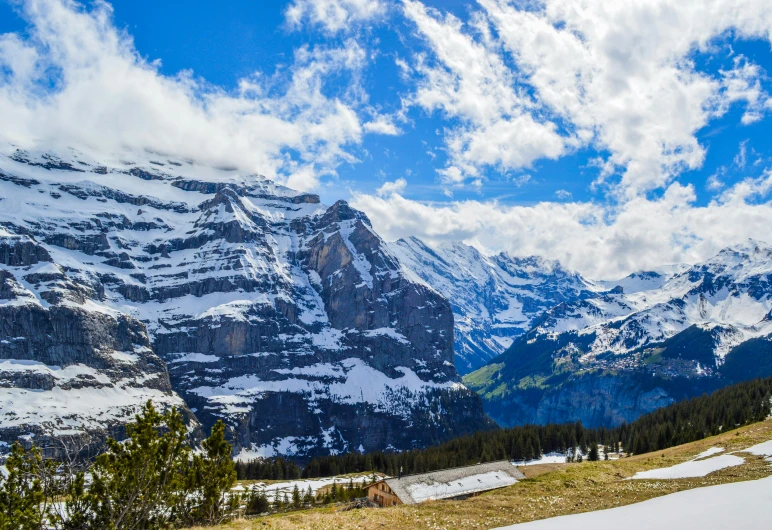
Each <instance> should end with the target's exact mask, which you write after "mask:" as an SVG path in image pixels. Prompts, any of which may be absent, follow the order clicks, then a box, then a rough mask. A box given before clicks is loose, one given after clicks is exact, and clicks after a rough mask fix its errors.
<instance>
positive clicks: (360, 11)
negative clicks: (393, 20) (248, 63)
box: [285, 0, 386, 33]
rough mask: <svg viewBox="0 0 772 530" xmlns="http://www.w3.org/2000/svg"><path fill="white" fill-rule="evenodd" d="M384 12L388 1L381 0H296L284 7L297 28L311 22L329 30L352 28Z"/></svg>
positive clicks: (376, 17)
mask: <svg viewBox="0 0 772 530" xmlns="http://www.w3.org/2000/svg"><path fill="white" fill-rule="evenodd" d="M385 15H386V2H384V1H382V0H294V1H293V2H292V3H291V4H290V6H289V7H288V8H287V10H286V11H285V17H286V19H287V23H288V24H289V25H290V27H292V28H295V29H297V28H300V27H302V26H303V24H304V23H308V24H310V25H311V26H315V27H320V28H322V29H323V30H324V31H325V32H327V33H339V32H341V31H346V30H350V29H352V28H353V27H354V26H355V25H357V24H361V23H362V22H369V21H373V20H378V19H380V18H382V17H384V16H385Z"/></svg>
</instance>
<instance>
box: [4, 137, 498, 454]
mask: <svg viewBox="0 0 772 530" xmlns="http://www.w3.org/2000/svg"><path fill="white" fill-rule="evenodd" d="M150 156H151V158H147V157H148V155H134V156H133V157H131V158H129V157H126V158H125V159H116V160H99V161H97V160H93V159H91V158H89V157H87V156H85V155H83V154H80V153H77V152H74V151H69V152H67V153H66V154H57V155H54V154H51V153H28V152H22V151H18V150H15V151H8V152H7V153H5V154H3V155H2V156H0V227H1V228H2V230H3V232H2V240H1V242H0V244H1V245H2V246H0V274H1V275H2V276H0V278H2V280H3V282H4V283H3V284H2V287H1V288H0V312H1V313H3V315H2V323H0V387H2V389H0V418H2V421H0V440H5V441H9V440H10V439H12V438H14V437H16V436H18V435H19V433H21V432H26V431H29V432H33V433H34V432H41V433H42V432H47V433H53V434H56V433H57V432H63V430H78V429H81V430H89V429H93V428H97V427H100V426H101V427H104V422H103V420H104V418H107V417H109V418H110V422H112V423H114V424H116V425H119V424H120V422H121V420H122V419H125V418H126V417H127V415H129V414H130V412H131V411H133V410H135V409H136V407H137V406H138V405H139V404H140V403H142V402H143V401H144V400H146V399H148V398H149V397H152V398H153V399H154V400H156V399H162V400H165V402H166V403H167V404H182V403H183V402H184V403H185V404H186V405H187V406H188V407H189V408H190V410H191V411H192V412H193V413H195V416H196V418H197V420H198V421H200V422H201V424H203V426H204V427H207V428H208V426H209V425H211V424H212V423H213V422H214V421H216V420H217V419H219V418H222V419H224V420H225V421H226V422H227V424H228V425H229V426H230V427H231V432H232V436H233V439H234V441H235V442H236V446H237V448H238V449H239V450H240V451H241V456H242V457H248V456H257V455H272V454H285V455H298V456H301V457H302V456H307V455H312V454H322V453H329V452H340V451H346V450H375V449H384V448H386V447H388V446H392V447H394V448H397V449H403V448H409V447H414V446H420V445H425V444H427V443H430V442H433V441H437V440H440V439H445V438H447V437H449V436H453V435H457V434H461V433H466V432H471V431H475V430H479V429H484V428H488V427H489V426H490V420H488V419H487V418H486V417H485V415H484V414H483V412H482V408H481V403H480V400H479V398H478V397H477V396H476V395H474V393H472V392H471V391H469V390H467V389H466V388H465V387H464V386H463V385H461V384H460V380H459V378H458V375H457V373H456V370H455V368H454V366H453V321H452V319H453V315H452V312H451V309H450V306H449V305H448V303H447V302H446V301H445V300H444V299H443V298H442V297H441V296H440V295H439V294H437V293H436V292H435V291H434V290H432V289H430V288H428V287H426V286H425V285H423V284H422V283H419V282H416V281H413V280H412V279H411V278H410V277H409V275H406V274H405V273H404V272H403V267H402V266H401V264H400V262H399V260H398V258H397V257H396V256H395V255H394V254H393V253H392V252H391V251H390V250H389V249H388V248H387V247H386V245H385V244H384V242H383V241H382V240H381V239H380V238H379V237H378V236H377V234H375V233H374V232H373V230H372V228H371V226H370V222H369V220H368V219H367V217H366V216H365V215H364V214H362V213H361V212H358V211H356V210H353V209H351V208H350V207H349V206H348V205H347V204H346V203H344V202H338V203H336V204H334V205H333V206H331V207H327V206H323V205H321V204H319V199H318V197H316V196H315V195H308V194H300V193H296V192H294V191H292V190H289V189H286V188H283V187H281V186H278V185H276V184H274V183H273V182H271V181H270V180H267V179H265V178H262V177H258V176H245V175H241V174H239V173H237V172H235V171H232V170H229V169H227V168H222V169H213V168H205V167H200V166H195V165H193V164H192V163H189V162H186V161H178V160H170V159H168V158H167V157H162V156H161V155H150ZM49 329H52V330H53V331H49ZM167 373H168V375H167ZM43 380H45V381H46V382H45V383H42V382H41V381H43ZM33 390H35V391H36V392H33ZM38 390H42V392H37V391H38ZM80 394H82V397H81V396H80ZM42 403H44V404H45V405H40V404H42ZM52 403H56V406H52V405H51V404H52ZM27 409H31V410H30V411H28V412H25V413H24V414H21V413H20V411H21V410H23V411H27ZM84 409H85V410H84ZM117 409H120V411H119V412H118V411H117ZM35 411H37V412H35ZM112 423H111V424H112ZM57 429H59V431H57Z"/></svg>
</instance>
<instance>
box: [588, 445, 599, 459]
mask: <svg viewBox="0 0 772 530" xmlns="http://www.w3.org/2000/svg"><path fill="white" fill-rule="evenodd" d="M587 460H589V461H590V462H597V461H598V460H600V456H599V454H598V444H592V445H591V446H590V451H589V452H588V453H587Z"/></svg>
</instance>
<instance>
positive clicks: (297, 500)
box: [292, 484, 300, 509]
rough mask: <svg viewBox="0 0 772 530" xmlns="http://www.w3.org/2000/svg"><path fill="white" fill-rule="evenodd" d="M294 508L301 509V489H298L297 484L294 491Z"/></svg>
mask: <svg viewBox="0 0 772 530" xmlns="http://www.w3.org/2000/svg"><path fill="white" fill-rule="evenodd" d="M292 506H293V507H294V508H295V509H298V508H300V489H298V485H297V484H295V487H294V488H293V490H292Z"/></svg>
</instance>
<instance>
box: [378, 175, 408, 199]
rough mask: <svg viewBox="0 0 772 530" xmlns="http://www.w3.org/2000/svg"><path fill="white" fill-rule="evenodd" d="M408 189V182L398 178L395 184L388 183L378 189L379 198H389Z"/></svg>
mask: <svg viewBox="0 0 772 530" xmlns="http://www.w3.org/2000/svg"><path fill="white" fill-rule="evenodd" d="M406 187H407V181H406V180H405V179H403V178H398V179H397V180H395V181H394V182H386V183H384V184H383V186H381V187H380V188H378V190H377V191H376V193H377V194H378V197H388V196H390V195H392V194H394V193H402V192H404V191H405V188H406Z"/></svg>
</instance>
